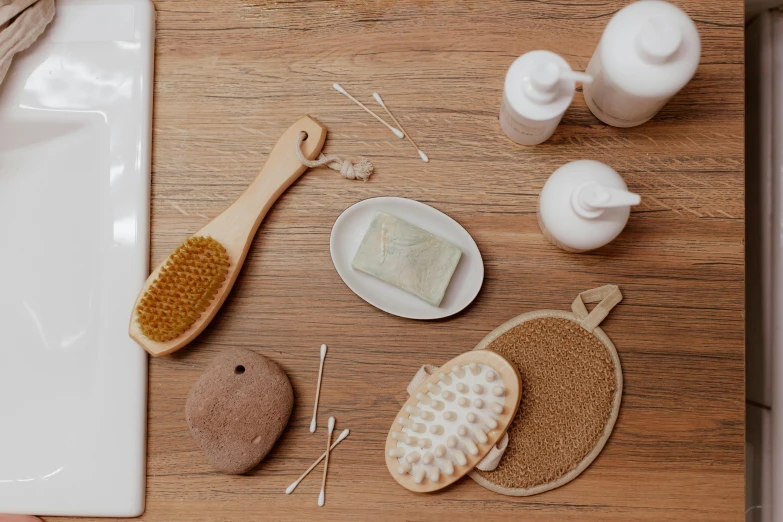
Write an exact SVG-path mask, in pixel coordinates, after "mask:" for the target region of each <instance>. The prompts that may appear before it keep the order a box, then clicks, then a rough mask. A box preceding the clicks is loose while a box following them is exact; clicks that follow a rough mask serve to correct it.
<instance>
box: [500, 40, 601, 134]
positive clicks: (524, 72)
mask: <svg viewBox="0 0 783 522" xmlns="http://www.w3.org/2000/svg"><path fill="white" fill-rule="evenodd" d="M576 81H581V82H587V81H590V78H589V77H588V76H587V75H586V74H584V73H581V72H576V71H572V70H571V67H570V66H569V65H568V62H566V61H565V60H564V59H563V58H561V57H560V56H558V55H557V54H555V53H552V52H549V51H531V52H529V53H525V54H523V55H522V56H520V57H519V58H517V59H516V60H514V63H512V64H511V67H509V69H508V72H507V73H506V83H505V86H504V88H503V102H502V104H501V106H500V127H501V128H502V129H503V132H505V133H506V135H507V136H508V137H509V138H511V139H512V140H513V141H515V142H517V143H519V144H521V145H538V144H539V143H543V142H544V141H546V140H548V139H549V137H550V136H552V134H553V133H554V132H555V129H556V128H557V124H558V123H560V119H561V118H562V117H563V113H565V111H566V109H567V108H568V106H569V105H571V101H572V100H573V99H574V83H575V82H576Z"/></svg>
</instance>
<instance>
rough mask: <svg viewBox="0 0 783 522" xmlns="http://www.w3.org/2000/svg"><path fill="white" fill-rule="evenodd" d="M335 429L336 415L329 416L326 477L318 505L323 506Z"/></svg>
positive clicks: (322, 482)
mask: <svg viewBox="0 0 783 522" xmlns="http://www.w3.org/2000/svg"><path fill="white" fill-rule="evenodd" d="M333 431H334V417H329V428H328V432H327V434H326V461H325V462H324V478H323V480H322V481H321V493H320V494H319V495H318V505H319V506H323V505H324V502H326V498H325V495H324V493H325V491H326V473H327V472H328V471H329V450H330V449H331V446H332V432H333Z"/></svg>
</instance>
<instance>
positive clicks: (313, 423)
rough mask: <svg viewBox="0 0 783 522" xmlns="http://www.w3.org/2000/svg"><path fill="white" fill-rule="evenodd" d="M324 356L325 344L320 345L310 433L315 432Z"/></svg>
mask: <svg viewBox="0 0 783 522" xmlns="http://www.w3.org/2000/svg"><path fill="white" fill-rule="evenodd" d="M325 358H326V345H325V344H322V345H321V367H320V368H319V369H318V386H317V387H316V389H315V404H314V405H313V420H311V421H310V433H315V425H316V416H317V415H318V398H319V397H320V396H321V378H322V377H323V375H324V359H325Z"/></svg>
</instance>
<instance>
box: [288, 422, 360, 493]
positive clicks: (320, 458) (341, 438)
mask: <svg viewBox="0 0 783 522" xmlns="http://www.w3.org/2000/svg"><path fill="white" fill-rule="evenodd" d="M349 433H351V430H349V429H347V428H346V429H344V430H343V432H342V433H341V434H340V436H339V437H337V440H336V441H334V443H333V444H332V447H331V448H329V451H332V450H333V449H334V447H335V446H337V445H338V444H340V442H342V440H343V439H344V438H345V437H347V436H348V434H349ZM325 458H326V452H325V451H324V452H323V454H322V455H321V456H320V457H318V459H317V460H316V461H315V462H313V464H312V465H311V466H310V467H309V468H307V471H305V472H304V473H302V476H300V477H299V478H298V479H296V480H295V481H294V482H293V483H292V484H291V485H290V486H288V487H287V488H285V494H286V495H290V494H291V493H293V492H294V490H295V489H296V487H297V486H298V485H299V483H300V482H302V481H303V480H304V478H305V477H306V476H307V475H309V474H310V472H311V471H313V470H314V469H315V467H316V466H317V465H318V463H320V462H321V461H322V460H324V459H325Z"/></svg>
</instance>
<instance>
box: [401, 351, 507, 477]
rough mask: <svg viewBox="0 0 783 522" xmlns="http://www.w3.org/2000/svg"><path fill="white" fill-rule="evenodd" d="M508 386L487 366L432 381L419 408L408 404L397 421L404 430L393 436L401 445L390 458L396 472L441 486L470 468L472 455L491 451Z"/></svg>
mask: <svg viewBox="0 0 783 522" xmlns="http://www.w3.org/2000/svg"><path fill="white" fill-rule="evenodd" d="M506 386H507V383H504V382H503V380H502V379H501V377H500V375H499V373H498V372H497V371H496V370H495V369H493V368H491V367H489V366H487V365H486V364H482V363H476V362H471V363H468V364H463V365H457V366H454V367H453V368H451V370H450V371H449V372H448V373H445V372H440V373H438V375H437V382H427V383H426V384H425V386H424V388H423V389H424V390H427V393H426V394H425V393H423V390H422V391H420V392H419V393H416V394H415V395H414V396H415V400H414V401H413V404H414V405H408V406H405V407H404V408H403V412H404V413H403V412H401V413H400V416H399V417H398V418H397V419H396V421H395V422H396V423H397V424H398V425H399V427H400V428H401V430H400V431H399V432H394V431H393V432H392V433H391V434H390V436H391V438H392V439H393V440H395V441H396V446H395V447H392V448H391V449H388V450H387V455H388V456H389V457H393V458H395V459H397V460H398V463H399V465H398V466H397V467H396V470H395V471H396V473H397V474H398V475H407V476H409V477H410V478H411V479H412V480H413V482H414V483H415V484H422V483H424V482H426V481H432V482H438V481H439V480H441V478H445V477H449V476H452V475H453V474H455V473H457V472H459V471H460V469H459V468H460V467H463V466H466V465H467V456H468V455H474V456H475V455H478V454H479V451H480V450H486V451H488V450H489V448H487V443H488V437H487V434H488V433H490V432H491V431H492V430H495V429H497V428H498V419H499V418H500V416H501V415H502V414H503V413H504V411H505V410H506V409H507V405H506V400H507V397H506V393H505V391H506ZM444 401H445V402H444ZM511 409H512V410H516V405H512V406H511ZM406 414H407V416H404V415H406ZM505 427H507V426H505ZM462 471H465V470H462ZM465 472H467V471H465ZM462 474H464V473H462Z"/></svg>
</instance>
